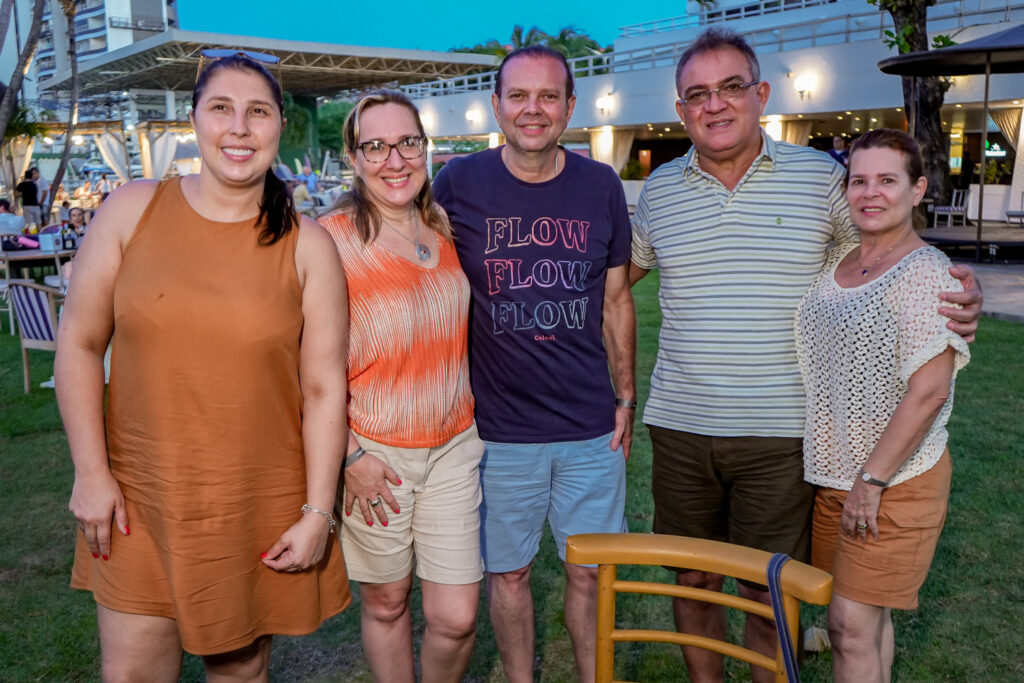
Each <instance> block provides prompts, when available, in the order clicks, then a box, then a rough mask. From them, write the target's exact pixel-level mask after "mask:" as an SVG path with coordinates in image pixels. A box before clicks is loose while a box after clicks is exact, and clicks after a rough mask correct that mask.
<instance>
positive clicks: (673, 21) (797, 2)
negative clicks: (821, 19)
mask: <svg viewBox="0 0 1024 683" xmlns="http://www.w3.org/2000/svg"><path fill="white" fill-rule="evenodd" d="M834 2H838V0H760V1H759V2H754V3H751V4H749V5H744V6H742V7H727V8H719V7H711V8H702V9H701V11H700V14H698V15H692V14H683V15H681V16H678V17H669V18H668V19H657V20H655V21H645V22H642V23H639V24H630V25H628V26H622V27H621V28H619V37H620V38H635V37H636V36H645V35H649V34H651V33H662V32H664V31H677V30H679V29H681V28H692V27H693V26H705V25H708V24H717V23H720V22H723V21H734V20H736V19H749V18H750V17H760V16H764V15H766V14H775V13H776V12H786V11H790V10H798V9H804V8H807V7H818V6H820V5H828V4H831V3H834Z"/></svg>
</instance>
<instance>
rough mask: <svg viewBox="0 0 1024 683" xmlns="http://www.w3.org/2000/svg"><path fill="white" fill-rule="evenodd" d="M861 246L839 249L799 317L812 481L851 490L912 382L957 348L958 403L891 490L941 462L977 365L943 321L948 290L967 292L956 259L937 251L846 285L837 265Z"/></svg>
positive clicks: (923, 251)
mask: <svg viewBox="0 0 1024 683" xmlns="http://www.w3.org/2000/svg"><path fill="white" fill-rule="evenodd" d="M855 247H856V245H855V244H852V245H844V246H841V247H837V248H835V249H833V250H832V252H831V253H830V254H829V255H828V258H827V259H826V261H825V266H824V267H823V268H822V269H821V273H820V274H819V275H818V277H817V279H816V280H815V281H814V284H813V285H811V288H810V289H809V290H808V291H807V294H805V295H804V298H803V300H802V301H801V302H800V306H799V308H797V312H796V320H795V323H796V348H797V356H798V358H799V360H800V371H801V373H802V374H803V379H804V388H805V390H806V393H807V420H806V423H805V426H804V479H806V480H807V481H808V482H810V483H812V484H816V485H818V486H827V487H829V488H834V489H841V490H844V491H849V490H850V488H852V487H853V482H854V478H855V477H856V476H857V472H858V470H859V469H860V467H861V466H862V465H863V464H864V462H865V461H866V460H867V459H868V456H870V455H871V451H872V449H873V448H874V446H875V444H876V443H877V442H878V439H879V438H880V437H881V436H882V432H883V431H884V430H885V427H886V425H887V424H888V423H889V420H890V419H891V418H892V415H893V413H894V412H895V411H896V406H897V405H899V403H900V401H902V400H903V397H904V396H906V394H907V390H908V388H909V381H910V376H911V375H913V374H914V373H915V372H916V371H917V370H918V368H920V367H921V366H922V365H924V364H925V363H926V362H928V361H929V360H931V359H932V358H934V357H935V356H937V355H939V354H940V353H942V352H943V351H945V350H946V347H947V346H952V347H953V348H954V349H955V350H956V361H955V363H954V370H953V379H952V380H951V382H950V392H949V399H948V400H947V401H946V403H945V404H944V405H943V406H942V410H941V411H940V412H939V415H938V417H936V418H935V422H934V423H933V424H932V426H931V429H929V430H928V434H927V435H926V436H925V437H924V440H923V441H922V442H921V445H920V447H919V448H918V449H917V451H916V452H915V453H914V454H913V455H911V456H910V457H909V458H908V459H907V461H906V462H905V463H904V464H903V466H902V467H900V469H899V470H898V471H897V472H896V475H895V476H894V477H893V478H892V479H891V480H890V485H894V484H899V483H900V482H903V481H906V480H907V479H910V478H912V477H915V476H917V475H919V474H922V473H923V472H927V471H928V470H929V469H930V468H931V467H933V466H934V465H935V463H936V462H938V460H939V458H940V457H941V456H942V452H943V450H944V449H945V447H946V439H947V436H948V435H947V433H946V422H947V421H948V420H949V415H950V412H952V410H953V386H952V385H953V384H954V383H955V381H956V373H957V371H958V370H960V368H962V367H964V366H965V365H967V362H968V360H970V351H969V350H968V348H967V343H966V342H965V341H964V340H963V339H962V338H961V337H960V336H959V335H958V334H956V333H955V332H953V331H951V330H949V329H947V328H946V323H947V322H948V319H947V318H945V317H944V316H942V315H940V314H939V313H938V308H939V306H940V305H941V303H940V300H939V293H940V292H952V291H962V289H963V286H962V285H961V284H960V281H959V280H957V279H956V278H954V277H953V276H952V275H950V274H949V271H948V268H949V266H950V265H951V264H950V261H949V259H947V258H946V256H945V255H944V254H943V253H942V252H940V251H939V250H938V249H935V248H934V247H921V248H919V249H917V250H915V251H912V252H911V253H909V254H907V255H906V256H904V257H903V259H901V260H900V261H899V263H897V264H896V265H894V266H893V267H892V268H890V269H889V270H887V271H886V272H885V273H883V274H882V275H881V276H880V277H878V278H876V279H874V280H872V281H870V282H867V283H865V284H863V285H860V286H858V287H848V288H843V287H840V286H839V285H837V284H836V281H835V270H836V266H837V265H838V264H839V262H840V261H842V259H843V257H844V256H846V255H847V254H848V253H850V251H852V250H853V249H854V248H855Z"/></svg>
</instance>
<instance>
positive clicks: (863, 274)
mask: <svg viewBox="0 0 1024 683" xmlns="http://www.w3.org/2000/svg"><path fill="white" fill-rule="evenodd" d="M913 234H914V231H913V230H911V231H910V232H908V233H907V234H906V235H904V236H903V239H901V240H900V241H899V242H897V243H896V244H894V245H892V246H891V247H889V248H888V249H886V250H885V251H884V252H882V253H881V254H880V255H879V256H878V257H877V258H876V259H875V260H874V261H872V262H871V264H870V265H867V266H865V265H864V264H863V263H861V262H860V259H859V258H858V259H857V265H858V266H860V267H861V268H862V269H863V270H861V271H860V276H861V277H867V275H868V271H869V270H871V269H872V268H874V267H875V266H876V265H877V264H878V262H879V261H881V260H882V257H883V256H885V255H886V254H888V253H889V252H891V251H892V250H893V249H895V248H896V247H898V246H900V245H901V244H903V243H904V242H906V241H907V238H908V237H910V236H911V235H913ZM859 255H860V254H858V256H859Z"/></svg>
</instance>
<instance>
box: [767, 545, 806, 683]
mask: <svg viewBox="0 0 1024 683" xmlns="http://www.w3.org/2000/svg"><path fill="white" fill-rule="evenodd" d="M789 559H790V558H789V555H787V554H785V553H776V554H774V555H772V559H771V560H769V562H768V593H769V594H770V595H771V598H772V611H773V612H774V613H775V630H776V631H778V632H779V645H780V647H781V649H782V661H783V663H784V664H785V665H786V678H787V679H788V680H789V683H800V668H799V667H798V666H797V664H796V650H794V649H793V639H792V638H791V637H790V635H789V629H788V628H787V627H786V610H785V607H784V606H783V604H782V585H781V583H780V578H781V576H782V567H783V566H784V565H785V564H786V563H787V562H789Z"/></svg>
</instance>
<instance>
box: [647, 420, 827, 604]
mask: <svg viewBox="0 0 1024 683" xmlns="http://www.w3.org/2000/svg"><path fill="white" fill-rule="evenodd" d="M648 428H649V429H650V432H651V444H652V448H653V456H654V457H653V468H652V481H651V489H652V492H653V494H654V532H655V533H658V534H674V535H676V536H693V537H696V538H707V539H711V540H713V541H725V542H727V543H735V544H737V545H745V546H748V547H751V548H757V549H758V550H765V551H768V552H771V553H786V554H788V555H789V556H790V557H792V558H793V559H794V560H800V561H802V562H806V561H807V560H808V559H809V558H810V539H811V533H810V522H811V508H812V506H813V504H814V487H813V486H811V485H810V484H808V483H806V482H805V481H804V460H803V439H800V438H786V437H767V436H735V437H734V436H703V435H700V434H691V433H689V432H680V431H676V430H672V429H666V428H664V427H657V426H655V425H648ZM751 585H753V584H751Z"/></svg>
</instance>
